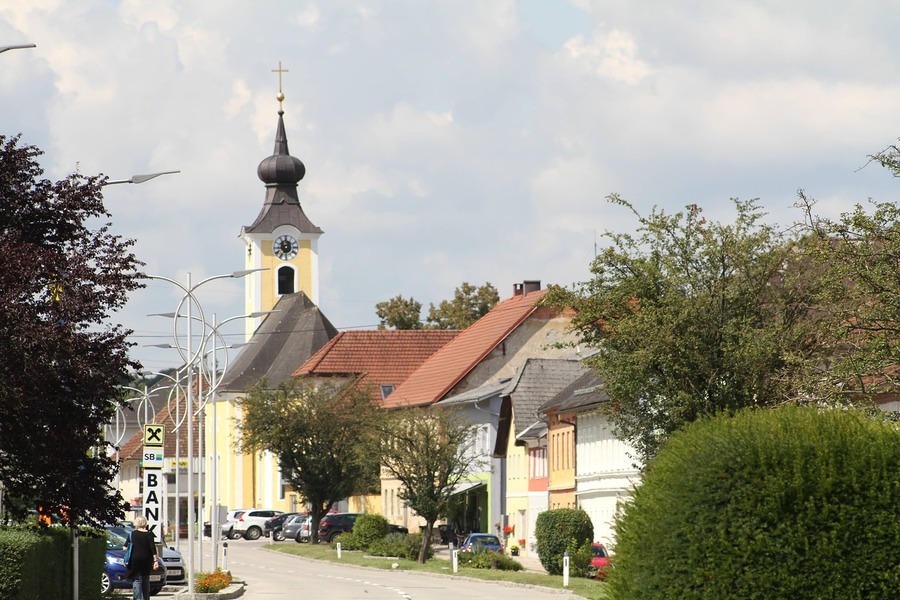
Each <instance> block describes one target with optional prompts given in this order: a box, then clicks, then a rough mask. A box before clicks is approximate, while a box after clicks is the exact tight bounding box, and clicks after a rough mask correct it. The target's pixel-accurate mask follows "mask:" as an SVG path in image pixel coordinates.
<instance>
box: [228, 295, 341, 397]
mask: <svg viewBox="0 0 900 600" xmlns="http://www.w3.org/2000/svg"><path fill="white" fill-rule="evenodd" d="M272 310H274V311H277V312H273V313H272V314H270V315H269V316H267V317H266V318H265V320H263V322H262V324H261V325H260V326H259V327H258V328H257V329H256V331H255V332H254V333H253V337H252V338H250V344H249V345H248V346H245V347H244V349H243V350H242V351H241V353H240V354H239V355H238V356H237V358H236V359H235V360H234V362H232V363H231V364H230V365H228V369H227V371H226V372H225V377H224V378H223V379H222V384H221V386H220V387H219V390H220V391H223V392H244V391H246V390H248V389H250V388H251V387H253V386H254V385H256V384H257V383H258V382H259V380H260V379H262V378H265V379H266V383H267V385H268V386H269V387H275V386H277V385H279V384H281V383H282V382H284V381H286V380H287V379H289V378H290V377H291V376H292V375H293V373H294V371H295V370H296V369H297V368H298V367H299V366H300V365H302V364H303V363H304V362H306V360H307V359H309V357H310V356H312V355H313V354H315V353H316V352H317V351H318V350H319V349H320V348H322V347H323V346H324V345H325V344H327V343H328V341H329V340H330V339H331V338H333V337H335V336H336V335H338V330H337V329H336V328H335V327H334V325H332V324H331V322H330V321H329V320H328V318H327V317H326V316H325V315H323V314H322V311H321V310H319V307H318V306H316V305H315V304H313V302H312V300H310V299H309V298H307V296H306V294H304V293H303V292H297V293H296V294H285V295H283V296H281V298H279V300H278V302H277V303H276V304H275V306H274V308H273V309H272Z"/></svg>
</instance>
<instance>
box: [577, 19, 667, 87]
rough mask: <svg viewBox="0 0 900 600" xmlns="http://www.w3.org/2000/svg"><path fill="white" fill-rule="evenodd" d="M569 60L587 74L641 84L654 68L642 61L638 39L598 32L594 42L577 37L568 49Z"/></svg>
mask: <svg viewBox="0 0 900 600" xmlns="http://www.w3.org/2000/svg"><path fill="white" fill-rule="evenodd" d="M564 51H565V52H566V53H567V54H568V56H569V58H571V60H572V61H574V62H575V63H576V64H578V65H580V66H581V68H582V69H584V70H585V71H586V72H589V73H593V74H594V75H597V76H599V77H604V78H607V79H611V80H613V81H617V82H620V83H625V84H628V85H637V84H638V83H640V82H641V81H643V80H644V79H645V78H646V77H647V76H649V75H650V67H649V65H647V63H645V62H644V61H642V60H640V59H639V58H638V48H637V43H636V42H635V40H634V39H633V38H632V37H631V36H630V35H629V34H628V33H626V32H623V31H618V30H615V29H614V30H612V31H610V32H609V33H608V34H604V33H602V32H596V33H595V34H594V36H593V38H592V39H587V38H585V37H584V36H582V35H578V36H575V37H574V38H572V39H571V40H569V41H568V42H566V44H565V46H564Z"/></svg>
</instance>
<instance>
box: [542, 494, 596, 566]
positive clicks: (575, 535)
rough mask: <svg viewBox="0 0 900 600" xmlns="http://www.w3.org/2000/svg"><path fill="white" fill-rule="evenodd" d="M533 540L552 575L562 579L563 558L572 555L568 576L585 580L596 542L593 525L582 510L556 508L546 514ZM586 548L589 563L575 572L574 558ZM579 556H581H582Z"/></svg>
mask: <svg viewBox="0 0 900 600" xmlns="http://www.w3.org/2000/svg"><path fill="white" fill-rule="evenodd" d="M534 536H535V539H536V541H537V553H538V558H540V559H541V565H542V566H543V567H544V569H545V570H546V571H547V573H549V574H550V575H562V572H563V556H564V554H565V553H566V552H567V551H568V552H569V572H570V573H572V574H574V575H580V576H584V575H586V572H587V564H588V563H590V562H591V560H590V551H591V544H592V543H593V539H594V525H593V523H591V519H590V517H588V514H587V513H586V512H584V510H583V509H580V508H577V509H576V508H557V509H554V510H545V511H544V512H542V513H541V514H539V515H538V517H537V522H536V523H535V528H534ZM585 544H587V553H588V560H587V563H585V564H584V566H583V567H579V568H577V569H576V568H573V566H572V555H573V553H577V552H579V551H580V549H583V548H584V546H585ZM579 556H580V555H579Z"/></svg>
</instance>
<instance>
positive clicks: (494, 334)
mask: <svg viewBox="0 0 900 600" xmlns="http://www.w3.org/2000/svg"><path fill="white" fill-rule="evenodd" d="M546 292H547V290H537V291H533V292H528V293H522V294H520V295H516V296H513V297H512V298H509V299H507V300H504V301H503V302H500V303H499V304H497V305H496V306H495V307H494V308H492V309H491V310H490V312H488V313H487V314H486V315H484V316H483V317H481V318H480V319H478V320H477V321H476V322H475V323H473V324H472V325H470V326H469V327H468V328H467V329H465V330H463V331H462V332H461V333H460V334H459V335H458V336H457V337H455V338H454V339H453V340H451V341H450V342H448V343H447V344H446V345H445V346H444V347H442V348H441V349H440V350H438V351H437V352H435V353H434V355H433V356H432V357H431V358H429V359H428V360H427V361H425V363H424V364H423V365H422V366H421V367H419V368H418V369H416V371H415V372H414V373H413V374H412V375H410V376H409V379H407V380H406V382H404V383H403V385H401V386H400V387H399V388H397V389H395V390H394V393H393V394H391V395H390V396H389V397H388V398H387V399H386V400H385V403H384V405H385V406H386V407H388V408H398V407H402V406H419V405H423V404H432V403H434V402H437V401H439V400H441V399H442V398H443V397H444V396H446V395H447V394H448V393H449V392H450V390H452V389H453V386H454V385H456V384H457V383H459V382H460V381H461V380H462V379H463V378H464V377H465V376H466V375H467V374H468V373H469V372H470V371H471V370H472V369H474V368H475V367H476V366H477V365H478V363H479V362H481V361H482V359H484V358H485V357H486V356H487V355H488V354H489V353H490V352H491V351H492V350H493V349H494V348H496V347H497V346H498V345H499V344H500V343H501V342H502V341H503V340H504V339H506V337H507V336H508V335H509V334H510V333H512V332H513V331H515V329H516V328H517V327H518V326H519V325H521V324H522V323H523V322H524V321H525V320H526V319H527V318H528V317H529V316H530V315H531V314H532V313H533V312H534V311H535V310H537V307H536V306H535V304H536V303H537V302H538V300H540V299H541V298H543V297H544V294H545V293H546Z"/></svg>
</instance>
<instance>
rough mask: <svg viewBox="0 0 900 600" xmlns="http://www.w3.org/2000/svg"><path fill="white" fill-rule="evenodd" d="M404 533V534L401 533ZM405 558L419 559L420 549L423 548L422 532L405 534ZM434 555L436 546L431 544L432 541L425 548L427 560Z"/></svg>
mask: <svg viewBox="0 0 900 600" xmlns="http://www.w3.org/2000/svg"><path fill="white" fill-rule="evenodd" d="M401 535H402V534H401ZM403 537H404V540H403V555H402V556H403V558H407V559H409V560H419V550H421V548H422V534H421V533H410V534H408V535H405V536H403ZM433 557H434V548H432V546H431V542H429V543H428V547H427V549H426V550H425V560H428V559H430V558H433Z"/></svg>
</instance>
